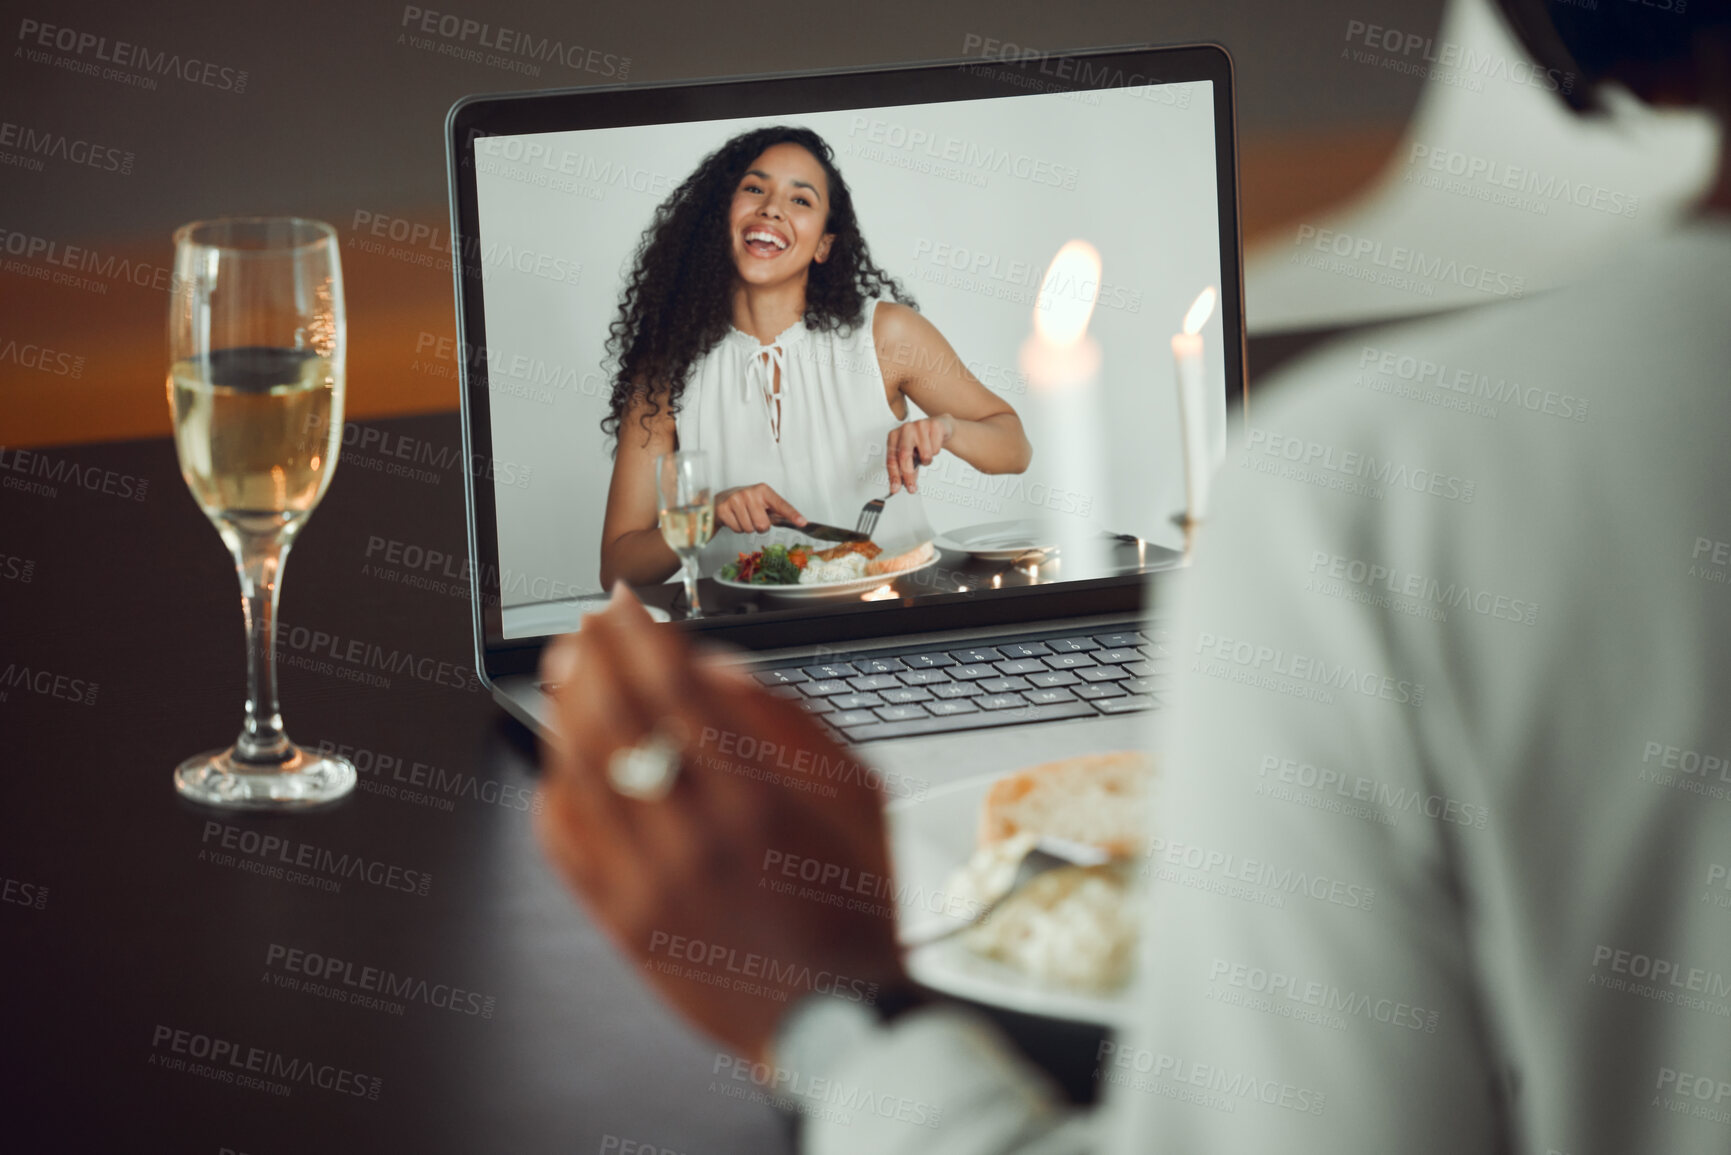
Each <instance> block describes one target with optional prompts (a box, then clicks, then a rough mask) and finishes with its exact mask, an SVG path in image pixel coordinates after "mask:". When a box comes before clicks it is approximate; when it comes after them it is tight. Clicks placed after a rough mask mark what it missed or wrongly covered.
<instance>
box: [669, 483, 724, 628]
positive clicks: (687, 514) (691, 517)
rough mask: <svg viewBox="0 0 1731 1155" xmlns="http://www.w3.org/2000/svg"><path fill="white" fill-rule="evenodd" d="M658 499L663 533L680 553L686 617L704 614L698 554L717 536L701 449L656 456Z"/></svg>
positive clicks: (670, 544)
mask: <svg viewBox="0 0 1731 1155" xmlns="http://www.w3.org/2000/svg"><path fill="white" fill-rule="evenodd" d="M655 499H656V504H657V506H658V507H659V508H660V510H661V536H662V538H663V539H664V540H665V541H666V542H667V545H668V548H669V549H671V550H672V551H673V552H674V553H676V554H678V555H679V562H680V569H681V571H682V572H683V573H684V575H685V601H686V604H687V605H688V606H689V609H688V610H687V612H686V616H687V617H691V618H701V617H702V616H703V608H702V607H701V606H700V605H698V604H697V555H698V554H699V553H701V552H702V551H703V547H704V546H706V545H708V544H709V539H710V538H712V537H714V536H715V496H714V494H713V492H712V491H711V490H710V488H709V463H708V461H707V460H706V459H705V457H704V455H703V454H702V453H699V452H697V451H695V450H693V451H691V452H687V453H664V454H662V455H661V456H660V457H657V458H656V459H655Z"/></svg>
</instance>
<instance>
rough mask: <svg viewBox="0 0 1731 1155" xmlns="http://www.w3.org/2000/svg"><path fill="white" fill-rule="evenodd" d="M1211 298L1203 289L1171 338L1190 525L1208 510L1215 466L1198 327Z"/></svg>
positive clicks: (1211, 305) (1210, 308) (1210, 291)
mask: <svg viewBox="0 0 1731 1155" xmlns="http://www.w3.org/2000/svg"><path fill="white" fill-rule="evenodd" d="M1214 298H1215V293H1214V289H1213V288H1212V287H1209V288H1206V289H1203V290H1202V293H1201V295H1200V296H1198V297H1197V298H1196V303H1195V304H1193V305H1191V306H1190V311H1189V312H1188V313H1186V314H1185V315H1184V331H1183V332H1182V333H1179V334H1178V335H1177V336H1175V337H1173V338H1172V359H1173V362H1174V363H1175V364H1176V366H1177V372H1178V428H1179V431H1180V437H1181V440H1182V441H1183V445H1184V512H1185V515H1186V516H1187V517H1188V518H1189V519H1190V521H1191V522H1192V523H1197V522H1200V521H1201V520H1202V516H1203V514H1204V513H1206V512H1207V510H1208V482H1209V475H1210V474H1211V473H1212V472H1213V468H1214V464H1215V462H1214V453H1213V452H1212V451H1211V450H1210V448H1209V444H1208V442H1209V437H1208V393H1207V390H1206V388H1205V386H1204V384H1203V372H1202V369H1203V366H1202V326H1203V325H1205V324H1207V323H1208V318H1209V316H1210V315H1212V314H1213V312H1214Z"/></svg>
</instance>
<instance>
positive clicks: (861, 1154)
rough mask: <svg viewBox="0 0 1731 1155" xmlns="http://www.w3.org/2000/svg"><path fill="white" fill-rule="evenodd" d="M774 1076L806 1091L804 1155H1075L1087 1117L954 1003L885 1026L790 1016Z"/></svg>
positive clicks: (1088, 1146) (1087, 1131)
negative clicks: (783, 1076) (1066, 1104)
mask: <svg viewBox="0 0 1731 1155" xmlns="http://www.w3.org/2000/svg"><path fill="white" fill-rule="evenodd" d="M776 1064H777V1068H778V1073H779V1072H781V1071H785V1073H786V1080H787V1081H788V1082H790V1083H793V1082H797V1083H798V1084H800V1085H801V1086H802V1087H804V1088H805V1093H804V1094H803V1095H801V1096H800V1097H799V1098H798V1100H797V1105H798V1106H799V1108H800V1112H801V1114H802V1116H803V1120H802V1124H801V1127H802V1131H801V1138H802V1142H801V1150H803V1151H806V1152H808V1153H809V1155H899V1153H904V1152H905V1153H906V1155H1011V1153H1014V1155H1083V1153H1084V1152H1088V1151H1092V1150H1093V1149H1094V1147H1093V1143H1092V1141H1091V1138H1090V1136H1091V1135H1092V1130H1091V1128H1092V1122H1093V1121H1092V1119H1091V1117H1090V1115H1089V1114H1088V1113H1084V1112H1078V1111H1076V1110H1074V1109H1069V1108H1066V1107H1064V1106H1061V1098H1060V1096H1059V1095H1058V1094H1057V1092H1056V1091H1055V1090H1054V1089H1053V1088H1052V1086H1051V1085H1050V1084H1049V1083H1048V1082H1047V1080H1046V1079H1045V1078H1044V1077H1043V1076H1042V1075H1040V1074H1039V1072H1037V1071H1036V1070H1035V1069H1034V1068H1033V1067H1032V1066H1031V1065H1029V1064H1028V1063H1027V1062H1026V1061H1024V1060H1023V1059H1022V1058H1021V1057H1020V1056H1019V1055H1017V1054H1016V1053H1015V1051H1014V1049H1013V1048H1012V1047H1011V1046H1010V1045H1009V1044H1008V1043H1007V1042H1006V1041H1005V1040H1004V1039H1003V1037H1002V1036H1001V1035H999V1034H998V1033H997V1031H996V1030H995V1029H993V1027H992V1026H991V1025H990V1024H989V1023H987V1022H986V1021H985V1020H983V1019H981V1018H979V1017H977V1016H975V1015H972V1014H969V1013H968V1012H966V1011H963V1010H961V1009H958V1008H955V1007H941V1006H940V1007H932V1008H927V1009H923V1010H919V1011H915V1012H911V1013H909V1014H907V1015H904V1016H903V1017H901V1018H899V1019H897V1020H896V1021H895V1022H894V1023H893V1024H892V1025H890V1026H889V1027H887V1028H884V1027H878V1026H876V1025H875V1024H870V1025H865V1024H860V1023H848V1022H845V1021H842V1022H838V1021H836V1019H834V1018H827V1017H825V1016H822V1015H814V1016H799V1015H798V1013H797V1012H796V1017H795V1020H794V1021H793V1022H792V1023H791V1024H790V1025H789V1028H788V1029H787V1030H786V1031H785V1032H784V1035H783V1038H782V1040H781V1041H780V1044H779V1046H778V1048H777V1057H776Z"/></svg>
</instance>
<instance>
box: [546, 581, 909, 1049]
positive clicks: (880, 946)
mask: <svg viewBox="0 0 1731 1155" xmlns="http://www.w3.org/2000/svg"><path fill="white" fill-rule="evenodd" d="M541 676H542V677H543V679H545V680H547V681H550V682H553V683H555V684H557V685H559V686H560V687H561V689H560V690H559V692H558V695H557V697H556V698H555V700H554V710H555V722H554V728H555V733H556V735H557V737H556V738H555V740H554V741H553V742H552V743H550V744H547V745H545V746H544V747H543V752H542V764H543V767H544V780H543V782H542V785H541V793H542V796H543V799H542V800H543V806H542V808H541V810H540V812H539V813H538V815H537V817H536V819H535V823H536V828H537V833H538V834H539V835H540V838H541V842H542V845H543V846H544V848H545V849H546V852H547V855H548V857H549V858H550V859H552V861H553V863H554V865H555V866H556V867H557V868H558V870H559V872H560V873H561V874H562V875H563V876H564V878H565V880H566V881H567V882H568V883H569V884H570V886H571V888H572V889H573V890H575V891H576V892H577V893H578V895H579V896H580V897H581V898H582V900H583V902H584V904H585V905H586V906H587V907H588V909H589V912H590V914H591V915H592V916H593V917H594V919H595V920H596V921H597V922H598V923H600V924H601V925H602V926H603V927H604V928H605V929H606V931H607V933H608V934H609V936H610V937H611V938H612V939H613V942H614V944H615V945H616V946H617V947H618V948H619V949H620V950H621V951H623V952H624V953H625V954H626V956H627V957H629V958H630V959H631V960H632V961H633V962H634V963H636V964H637V965H638V967H639V972H640V973H641V974H642V976H643V978H644V979H645V981H647V982H648V983H649V984H650V985H651V986H653V987H654V988H655V989H656V990H657V991H658V992H659V993H660V995H661V996H662V998H663V999H665V1000H666V1001H667V1002H668V1003H670V1004H672V1006H674V1007H675V1008H677V1009H678V1010H679V1011H680V1012H681V1013H682V1014H683V1015H684V1016H685V1017H686V1018H687V1019H689V1020H690V1021H691V1022H693V1023H694V1024H696V1025H697V1026H699V1027H700V1028H702V1029H703V1030H705V1031H706V1032H708V1033H709V1034H710V1035H711V1036H713V1037H714V1038H716V1039H717V1040H719V1041H721V1042H722V1043H725V1044H726V1045H727V1046H729V1047H731V1048H732V1049H733V1050H735V1051H736V1052H738V1053H740V1054H742V1055H745V1056H747V1057H750V1058H752V1059H754V1060H759V1059H763V1058H765V1057H766V1051H767V1048H768V1044H769V1042H770V1040H771V1039H772V1038H773V1036H774V1032H775V1029H776V1025H777V1024H778V1023H779V1022H780V1020H781V1017H782V1015H783V1014H785V1013H786V1012H787V1010H788V1009H789V1008H790V1007H791V1006H792V1005H793V1004H794V1003H795V1002H797V1001H799V999H800V998H801V997H803V996H804V995H807V994H810V993H813V992H817V993H830V994H834V995H836V996H837V997H840V998H845V999H849V1000H853V1001H858V1002H863V1003H868V1004H869V1003H870V1002H871V1001H872V1000H873V999H874V998H875V997H876V995H877V993H878V992H879V991H880V990H881V989H883V988H884V987H886V986H889V985H891V984H898V983H901V982H902V981H904V979H903V972H902V966H901V959H900V952H899V950H898V948H897V945H896V941H895V919H894V908H895V897H894V895H895V890H894V887H893V885H892V884H891V881H890V876H889V859H888V850H887V847H886V843H885V838H884V821H883V812H882V807H881V799H880V795H879V791H878V788H877V785H876V776H875V775H870V774H868V773H867V771H866V769H865V768H864V767H863V766H862V765H861V764H860V763H859V762H858V761H857V760H855V759H854V758H853V757H852V756H851V755H850V754H849V752H848V751H846V750H844V749H842V748H841V747H839V746H837V745H836V744H835V743H833V742H831V741H830V739H829V738H828V737H827V736H826V735H825V734H824V733H823V731H822V730H820V729H819V728H818V726H817V724H816V722H814V721H813V719H812V718H811V716H810V715H808V714H807V713H806V712H805V711H804V710H802V709H800V708H799V707H798V706H797V705H796V704H795V703H793V702H789V701H785V700H783V699H780V698H775V697H772V696H771V695H769V694H768V693H766V692H765V691H764V690H763V689H762V687H760V686H758V685H757V684H756V682H755V681H753V680H752V679H751V678H750V676H749V675H748V674H746V673H745V672H743V671H741V670H739V669H737V668H730V667H727V666H724V665H723V664H721V662H720V661H718V660H716V658H715V657H713V656H708V657H699V656H695V655H693V653H692V652H691V649H690V647H689V646H688V644H687V643H686V641H685V640H684V639H683V638H682V637H681V636H680V635H679V634H678V633H677V632H675V631H673V630H671V629H664V628H660V627H657V626H656V625H655V624H654V623H653V622H652V621H651V620H650V618H649V615H648V613H646V612H645V611H644V609H643V607H642V606H641V605H640V604H639V603H638V601H637V599H636V598H634V597H633V596H632V595H631V593H630V592H629V591H628V590H626V589H624V587H622V586H620V587H615V591H614V595H613V604H612V605H611V606H610V607H609V608H608V609H607V610H606V611H605V612H603V613H598V614H591V615H590V616H588V617H586V618H584V619H583V626H582V631H581V632H580V633H577V634H572V635H567V636H565V637H563V638H560V639H558V640H557V641H555V642H553V643H552V644H551V645H549V646H548V648H547V652H546V655H545V656H544V658H543V660H542V664H541ZM654 730H660V731H661V732H662V733H663V734H666V735H668V736H669V737H672V738H674V740H676V741H679V742H681V743H682V744H683V747H684V751H683V755H682V758H681V763H680V769H679V775H678V778H677V779H676V780H675V781H674V784H673V788H672V790H671V791H670V792H669V793H668V795H667V796H666V797H665V798H663V799H661V800H660V801H658V802H642V801H638V800H635V799H633V798H628V797H626V796H624V795H622V794H620V793H619V792H617V791H616V790H614V789H613V787H612V786H611V785H610V783H609V779H608V770H607V767H608V760H609V759H610V758H612V757H613V755H614V752H615V751H618V750H620V749H622V748H628V747H632V746H636V745H638V744H639V743H642V742H643V741H644V739H645V738H647V737H649V735H650V734H651V732H652V731H654Z"/></svg>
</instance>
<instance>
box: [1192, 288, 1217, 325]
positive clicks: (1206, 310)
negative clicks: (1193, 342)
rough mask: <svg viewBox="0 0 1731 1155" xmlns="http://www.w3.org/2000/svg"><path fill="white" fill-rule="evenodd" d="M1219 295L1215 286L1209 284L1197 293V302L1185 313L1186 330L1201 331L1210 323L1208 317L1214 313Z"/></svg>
mask: <svg viewBox="0 0 1731 1155" xmlns="http://www.w3.org/2000/svg"><path fill="white" fill-rule="evenodd" d="M1218 296H1219V294H1218V293H1216V292H1215V291H1214V286H1213V285H1209V286H1208V287H1207V288H1206V289H1203V290H1202V291H1201V292H1200V293H1198V294H1197V295H1196V303H1195V304H1194V305H1191V306H1190V311H1189V312H1188V313H1186V314H1184V331H1185V332H1186V333H1200V332H1201V331H1202V326H1204V325H1206V324H1207V323H1208V318H1210V317H1212V316H1213V315H1214V301H1215V298H1217V297H1218Z"/></svg>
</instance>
